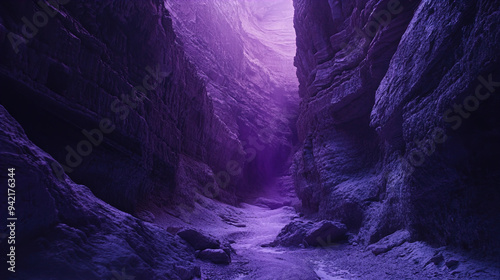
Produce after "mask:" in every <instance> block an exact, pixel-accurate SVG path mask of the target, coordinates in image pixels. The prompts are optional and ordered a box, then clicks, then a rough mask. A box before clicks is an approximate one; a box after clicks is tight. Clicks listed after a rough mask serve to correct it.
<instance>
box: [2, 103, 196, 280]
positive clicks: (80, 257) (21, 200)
mask: <svg viewBox="0 0 500 280" xmlns="http://www.w3.org/2000/svg"><path fill="white" fill-rule="evenodd" d="M0 121H1V123H2V126H1V127H0V147H1V150H0V156H1V158H2V161H1V162H0V168H1V169H2V170H3V172H2V175H1V176H0V178H1V179H2V181H3V182H7V176H6V175H7V170H8V168H15V171H14V174H15V175H14V179H15V187H14V188H13V189H14V190H15V207H14V208H15V210H13V211H14V212H15V217H17V218H18V219H17V221H15V232H16V235H15V242H16V243H15V244H13V243H8V242H7V240H8V239H7V238H6V236H3V233H2V236H1V239H0V241H1V243H0V248H1V249H2V251H3V252H10V246H15V247H16V249H15V261H16V265H15V273H12V272H9V271H7V269H6V265H5V259H6V257H5V255H4V256H3V257H2V260H3V262H4V264H3V267H2V268H3V269H2V272H1V274H0V275H2V279H192V276H190V275H195V274H196V271H199V267H198V268H196V266H195V265H194V263H193V253H194V250H193V249H191V248H189V245H187V244H186V243H185V242H184V241H182V240H181V239H180V238H179V237H176V236H174V235H171V234H170V233H168V232H166V231H165V230H164V229H162V228H160V227H158V226H155V225H153V224H150V223H146V222H143V221H141V220H139V219H137V218H134V217H132V216H131V215H129V214H126V213H124V212H121V211H119V210H117V209H116V208H114V207H112V206H110V205H109V204H107V203H105V202H103V201H102V200H100V199H98V198H96V197H95V196H94V195H93V194H92V192H91V191H90V190H89V189H88V188H87V187H85V186H83V185H79V184H76V183H74V182H73V181H71V179H70V178H69V177H67V176H64V177H63V179H62V180H61V179H60V178H58V176H57V175H56V174H55V173H54V172H53V170H52V165H53V164H58V163H57V162H56V161H55V160H54V159H53V158H52V157H51V156H50V155H48V154H47V153H45V152H44V151H42V150H41V149H40V148H38V147H37V146H36V145H35V144H33V143H32V142H31V141H30V140H28V138H27V136H26V135H25V133H24V131H23V129H22V127H21V126H20V125H19V124H18V123H17V122H16V121H15V120H14V119H13V118H12V116H10V115H9V114H8V112H7V111H6V110H5V109H4V108H3V107H2V106H0ZM8 178H10V177H8ZM5 192H7V191H6V190H5ZM3 198H6V197H5V196H3ZM0 206H1V207H2V208H3V209H5V211H2V213H1V215H0V217H1V218H2V220H4V221H6V220H7V217H11V216H7V199H2V201H1V202H0ZM9 258H10V257H9Z"/></svg>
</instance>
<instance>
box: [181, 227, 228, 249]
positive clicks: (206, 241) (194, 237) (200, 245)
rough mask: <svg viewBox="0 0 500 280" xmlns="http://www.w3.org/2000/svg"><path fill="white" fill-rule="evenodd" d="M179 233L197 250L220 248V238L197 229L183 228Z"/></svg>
mask: <svg viewBox="0 0 500 280" xmlns="http://www.w3.org/2000/svg"><path fill="white" fill-rule="evenodd" d="M177 235H179V236H180V237H181V238H182V239H184V240H185V241H186V242H187V243H189V245H191V246H192V247H193V248H194V249H195V250H204V249H219V248H220V242H219V240H217V239H216V238H215V237H213V236H211V235H209V234H205V233H201V232H200V231H198V230H195V229H183V230H180V231H179V232H178V233H177Z"/></svg>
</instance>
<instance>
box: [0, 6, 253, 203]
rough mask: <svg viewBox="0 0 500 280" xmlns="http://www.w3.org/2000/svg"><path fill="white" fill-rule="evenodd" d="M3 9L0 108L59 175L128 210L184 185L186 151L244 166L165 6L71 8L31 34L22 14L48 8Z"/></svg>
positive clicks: (216, 165)
mask: <svg viewBox="0 0 500 280" xmlns="http://www.w3.org/2000/svg"><path fill="white" fill-rule="evenodd" d="M60 2H61V3H63V2H64V3H65V1H60ZM54 3H57V2H54ZM0 7H1V9H0V48H1V54H0V61H1V65H0V80H1V83H2V94H1V96H0V103H1V104H2V105H4V106H5V107H6V109H7V110H8V111H9V112H10V113H11V114H12V115H13V116H14V117H15V118H16V120H18V121H19V122H20V123H21V125H22V126H23V128H24V129H25V131H26V133H27V134H28V136H29V138H30V140H32V141H34V142H35V143H36V144H37V145H39V146H40V147H41V148H42V149H44V150H45V151H47V152H48V153H50V154H51V155H52V156H53V157H54V158H55V159H56V160H57V161H58V162H60V163H61V164H62V165H63V166H64V170H56V173H59V174H60V176H63V171H64V172H65V173H67V174H68V175H69V176H70V177H71V178H72V179H73V180H75V181H76V182H78V183H81V184H84V185H86V186H88V187H90V188H91V189H92V191H93V192H94V193H95V194H96V195H97V196H98V197H100V198H102V199H104V200H105V201H107V202H109V203H111V204H113V205H114V206H117V207H119V208H120V209H125V210H131V209H133V207H134V206H135V205H136V204H137V202H138V201H139V200H140V199H141V198H144V197H146V196H147V195H148V194H150V193H152V192H155V191H162V190H163V191H166V192H172V190H173V189H175V188H176V186H178V185H179V183H178V182H176V181H180V180H182V179H183V178H176V176H177V174H176V173H177V169H178V162H179V154H183V155H185V156H188V157H191V158H193V160H195V161H199V162H202V163H204V164H205V165H207V166H208V168H209V169H210V168H213V169H223V168H226V164H227V162H228V161H230V160H234V161H236V162H237V163H239V164H241V165H243V162H244V156H243V154H244V153H243V151H242V147H241V143H239V141H237V139H236V137H235V136H233V135H232V134H231V133H230V131H229V130H228V129H227V128H226V127H225V125H224V123H222V122H221V121H220V120H219V119H218V117H216V116H215V114H214V111H213V107H212V103H211V100H210V98H209V97H208V96H207V94H206V89H205V85H204V83H203V81H202V80H201V79H200V78H199V77H198V75H197V74H196V72H195V70H194V67H193V66H192V64H191V63H190V62H188V60H187V58H186V56H185V54H184V51H183V49H182V47H180V46H179V44H178V42H177V41H176V35H175V33H174V31H173V29H172V23H171V19H170V17H169V13H168V11H167V10H166V9H165V8H164V7H163V3H162V1H157V0H150V1H141V2H129V1H127V2H116V1H69V2H68V3H67V4H65V5H62V4H61V5H59V9H60V12H54V10H51V8H47V7H45V8H44V9H49V10H48V11H49V12H50V11H52V12H53V13H54V15H51V16H49V17H48V20H47V23H46V24H45V25H43V24H40V22H38V21H37V24H39V25H40V27H37V26H35V25H26V26H27V27H24V29H23V25H25V24H24V23H23V21H22V20H21V18H22V17H26V18H28V20H29V21H30V22H33V20H32V15H33V14H34V11H38V10H42V11H45V10H44V9H42V8H40V7H38V6H37V4H36V3H35V1H33V2H32V1H22V2H19V1H3V2H2V3H1V4H0ZM47 13H48V12H47ZM37 20H39V19H37ZM31 24H32V23H31ZM23 30H24V32H25V33H27V34H28V35H30V36H31V35H33V34H34V35H33V38H31V39H29V40H28V42H27V43H18V40H19V39H16V38H15V37H11V36H12V33H10V32H13V33H14V34H21V35H22V34H23ZM26 36H27V35H26ZM11 42H14V45H12V44H11ZM13 46H14V47H13ZM15 50H17V53H16V52H15ZM134 88H135V90H133V89H134ZM84 130H85V131H86V132H85V131H84Z"/></svg>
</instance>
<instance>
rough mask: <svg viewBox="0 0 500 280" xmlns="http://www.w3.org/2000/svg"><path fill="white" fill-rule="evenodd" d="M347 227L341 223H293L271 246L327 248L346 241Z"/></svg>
mask: <svg viewBox="0 0 500 280" xmlns="http://www.w3.org/2000/svg"><path fill="white" fill-rule="evenodd" d="M346 233H347V227H346V226H345V225H344V224H342V223H339V222H334V221H328V220H325V221H320V222H316V223H315V222H311V221H309V222H304V221H300V220H299V221H293V222H290V223H289V224H287V225H286V226H285V227H284V228H283V229H282V230H281V232H280V233H279V234H278V236H277V237H276V239H275V240H274V241H273V242H272V243H271V244H269V245H270V246H278V245H279V246H284V247H291V246H300V245H304V246H322V247H326V246H329V245H332V244H335V243H336V242H339V241H342V240H343V239H345V237H346Z"/></svg>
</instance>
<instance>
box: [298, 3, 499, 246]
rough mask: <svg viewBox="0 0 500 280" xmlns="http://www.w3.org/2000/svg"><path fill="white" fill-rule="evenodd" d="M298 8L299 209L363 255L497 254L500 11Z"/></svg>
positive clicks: (432, 6) (406, 6)
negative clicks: (368, 251)
mask: <svg viewBox="0 0 500 280" xmlns="http://www.w3.org/2000/svg"><path fill="white" fill-rule="evenodd" d="M294 6H295V9H296V10H295V28H296V31H297V55H296V58H295V65H296V66H297V68H298V70H297V74H298V78H299V82H300V91H299V93H300V97H301V98H302V101H301V105H300V116H299V119H298V122H297V126H298V135H299V139H300V141H301V142H302V143H303V144H302V147H301V149H300V150H299V151H298V152H297V153H296V155H295V160H294V162H295V163H294V166H293V172H294V180H295V185H296V190H297V193H298V195H299V197H300V198H301V199H302V202H303V205H304V206H305V207H306V208H308V209H311V210H314V211H318V212H319V213H320V215H322V216H324V217H326V218H330V219H338V220H340V221H342V222H343V223H345V224H346V225H347V226H348V227H349V229H350V230H351V231H354V232H359V235H358V237H359V238H360V239H361V240H362V241H365V242H368V243H371V242H376V241H377V240H379V239H381V238H382V237H384V236H386V235H388V234H391V233H393V232H395V231H396V230H399V229H403V228H408V229H409V230H410V232H411V233H412V234H413V235H414V237H417V238H421V239H424V240H427V241H430V242H435V243H439V244H454V245H459V246H463V247H465V248H470V249H491V248H500V246H499V244H498V242H499V239H498V238H497V237H496V236H498V234H499V233H500V229H499V225H500V224H499V223H498V221H499V220H500V217H499V213H500V211H499V210H500V209H499V206H498V205H500V203H499V202H500V189H499V188H498V183H497V182H498V179H499V177H498V176H499V174H500V172H499V171H500V170H499V169H500V165H498V164H497V161H498V156H499V154H500V148H499V147H498V145H497V144H496V143H497V142H498V140H499V139H500V128H499V123H500V122H499V114H498V113H497V110H496V109H495V108H498V106H499V103H500V100H499V98H498V94H497V92H498V86H499V83H498V82H497V81H500V72H498V69H499V68H500V67H499V65H500V64H499V62H500V61H499V60H500V56H499V54H500V46H499V45H498V43H497V42H498V40H499V38H500V31H499V30H498V28H497V26H498V25H499V24H500V18H499V17H498V13H499V11H498V6H499V1H458V2H453V3H452V2H450V1H397V0H368V1H365V0H363V1H360V0H358V1H341V0H331V1H326V0H323V1H315V0H294ZM495 221H496V222H495ZM493 244H494V245H493Z"/></svg>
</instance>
